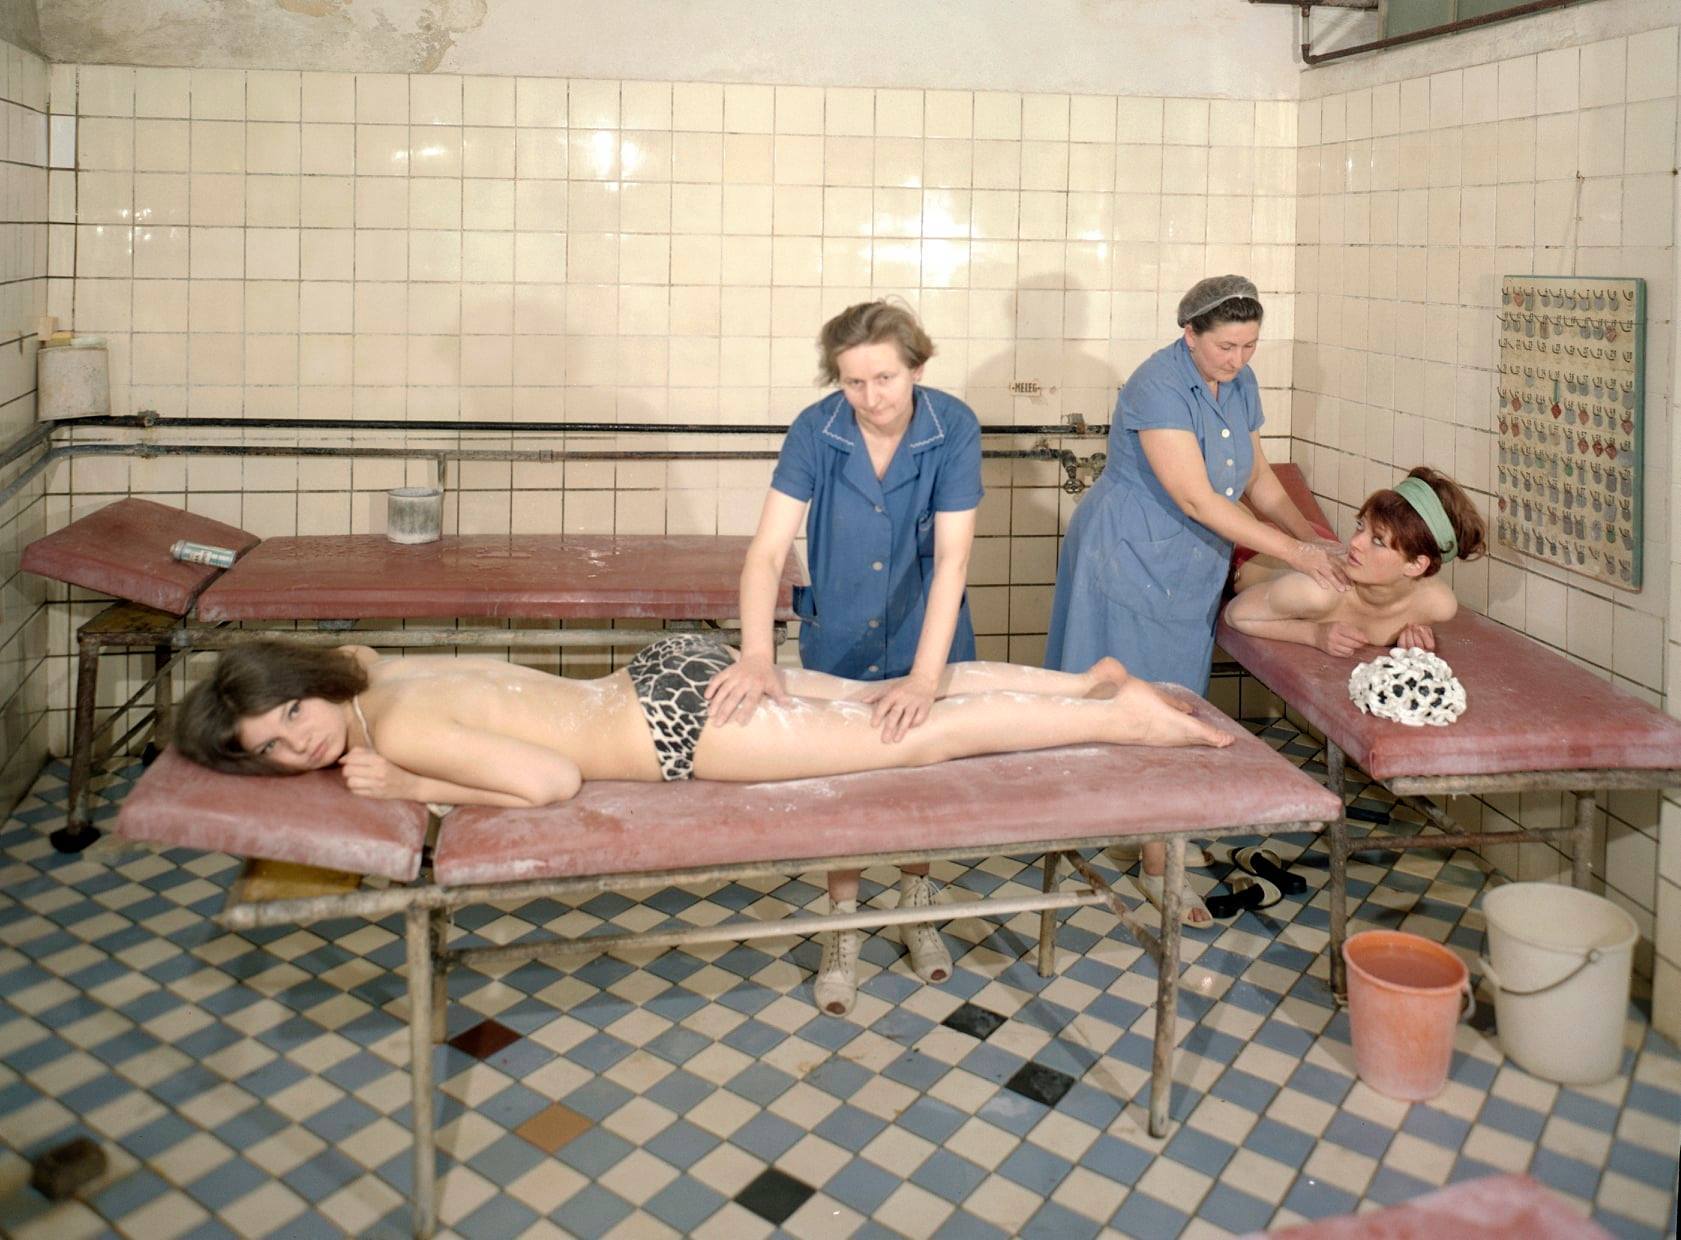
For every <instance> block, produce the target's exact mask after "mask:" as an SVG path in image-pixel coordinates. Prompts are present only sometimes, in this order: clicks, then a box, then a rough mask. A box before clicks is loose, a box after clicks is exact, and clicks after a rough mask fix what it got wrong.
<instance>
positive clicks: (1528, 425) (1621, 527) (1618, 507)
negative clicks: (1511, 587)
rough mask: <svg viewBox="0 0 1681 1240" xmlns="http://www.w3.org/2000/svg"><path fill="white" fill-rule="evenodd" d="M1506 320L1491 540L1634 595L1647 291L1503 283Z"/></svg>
mask: <svg viewBox="0 0 1681 1240" xmlns="http://www.w3.org/2000/svg"><path fill="white" fill-rule="evenodd" d="M1499 314H1500V348H1499V354H1500V359H1499V375H1498V383H1497V384H1496V391H1497V393H1498V401H1499V407H1498V408H1497V409H1496V410H1495V418H1494V429H1495V438H1496V441H1497V444H1498V450H1497V452H1496V463H1495V507H1496V512H1495V514H1494V515H1495V538H1496V539H1497V541H1498V542H1499V543H1500V545H1501V546H1504V547H1509V548H1511V549H1512V550H1514V551H1520V552H1522V553H1523V554H1524V555H1529V556H1534V557H1535V558H1536V559H1540V560H1546V561H1548V562H1549V563H1552V564H1557V565H1560V566H1561V567H1564V568H1568V569H1570V570H1571V571H1572V572H1576V573H1581V574H1583V575H1584V576H1587V577H1592V578H1594V579H1595V580H1597V581H1604V582H1608V583H1610V584H1611V585H1614V586H1620V587H1621V588H1623V589H1625V590H1638V589H1639V588H1640V556H1641V544H1642V539H1641V532H1642V521H1643V517H1644V514H1643V512H1642V505H1641V499H1642V493H1643V488H1642V485H1641V482H1642V472H1643V466H1644V462H1645V453H1644V449H1643V438H1644V436H1643V430H1644V425H1645V419H1644V417H1643V413H1644V410H1645V403H1646V400H1645V398H1646V389H1645V373H1646V349H1645V342H1646V282H1645V281H1644V280H1626V279H1614V278H1611V277H1603V278H1596V277H1592V276H1507V277H1505V279H1504V280H1503V281H1502V282H1501V289H1500V311H1499Z"/></svg>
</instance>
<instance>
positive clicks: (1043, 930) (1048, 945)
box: [1039, 852, 1062, 977]
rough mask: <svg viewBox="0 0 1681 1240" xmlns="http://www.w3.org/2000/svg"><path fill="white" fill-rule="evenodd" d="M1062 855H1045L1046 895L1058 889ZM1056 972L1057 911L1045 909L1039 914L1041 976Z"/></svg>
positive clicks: (1052, 853) (1048, 975)
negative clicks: (1058, 868) (1058, 873)
mask: <svg viewBox="0 0 1681 1240" xmlns="http://www.w3.org/2000/svg"><path fill="white" fill-rule="evenodd" d="M1061 859H1062V854H1061V853H1054V852H1048V853H1046V854H1045V888H1044V890H1045V894H1046V895H1049V894H1050V893H1051V891H1052V890H1053V889H1054V888H1055V887H1056V871H1057V862H1058V861H1060V860H1061ZM1055 972H1056V911H1055V910H1054V909H1043V910H1041V911H1040V913H1039V976H1040V977H1050V976H1051V975H1052V974H1054V973H1055Z"/></svg>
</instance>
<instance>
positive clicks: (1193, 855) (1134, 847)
mask: <svg viewBox="0 0 1681 1240" xmlns="http://www.w3.org/2000/svg"><path fill="white" fill-rule="evenodd" d="M1103 851H1104V852H1105V853H1106V854H1107V855H1108V857H1109V860H1111V861H1113V862H1114V863H1115V864H1116V865H1118V866H1120V867H1121V868H1122V869H1123V870H1127V869H1131V868H1132V866H1133V865H1134V864H1135V863H1136V862H1137V861H1138V860H1139V859H1140V858H1141V857H1143V856H1144V845H1142V844H1111V845H1109V847H1108V848H1106V849H1104V850H1103ZM1213 864H1214V859H1213V858H1212V857H1210V856H1209V855H1208V852H1207V850H1206V849H1204V848H1203V846H1202V845H1201V844H1198V843H1196V842H1195V841H1193V840H1186V841H1185V868H1186V869H1187V870H1206V869H1209V868H1210V867H1212V866H1213Z"/></svg>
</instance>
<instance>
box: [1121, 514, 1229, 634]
mask: <svg viewBox="0 0 1681 1240" xmlns="http://www.w3.org/2000/svg"><path fill="white" fill-rule="evenodd" d="M1211 554H1212V553H1211V552H1210V550H1209V548H1208V547H1207V545H1206V544H1205V543H1204V542H1203V540H1202V539H1200V538H1198V537H1197V536H1196V535H1195V533H1193V532H1192V531H1190V530H1185V529H1181V530H1178V531H1175V532H1174V533H1173V534H1170V535H1169V536H1168V537H1166V538H1158V539H1155V540H1153V541H1150V540H1142V539H1124V540H1121V541H1118V542H1116V543H1115V544H1114V545H1113V546H1112V547H1110V548H1109V552H1108V554H1106V555H1104V556H1102V557H1100V558H1099V560H1098V564H1097V568H1096V575H1095V580H1096V583H1097V588H1098V590H1099V591H1101V592H1102V593H1103V595H1104V596H1105V597H1106V598H1108V599H1109V601H1110V602H1113V603H1118V604H1120V605H1121V606H1122V607H1125V608H1127V609H1128V610H1130V611H1135V612H1138V613H1139V614H1141V615H1146V616H1153V617H1156V618H1158V619H1192V618H1200V617H1202V616H1203V615H1204V614H1205V613H1206V612H1207V611H1208V603H1209V599H1208V590H1207V589H1206V584H1207V583H1206V581H1205V578H1207V577H1208V576H1209V574H1208V571H1207V570H1208V563H1209V560H1210V556H1211Z"/></svg>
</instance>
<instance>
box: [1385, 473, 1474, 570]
mask: <svg viewBox="0 0 1681 1240" xmlns="http://www.w3.org/2000/svg"><path fill="white" fill-rule="evenodd" d="M1395 494H1397V495H1399V496H1400V497H1401V498H1402V499H1404V500H1406V501H1407V503H1408V504H1410V505H1412V510H1413V511H1414V512H1416V513H1417V514H1418V515H1419V516H1421V517H1423V518H1424V524H1425V525H1427V526H1429V527H1430V536H1431V537H1432V538H1434V539H1435V540H1436V547H1437V549H1438V550H1440V551H1441V553H1442V563H1443V564H1446V563H1447V562H1448V561H1449V560H1451V559H1453V557H1454V556H1456V555H1458V554H1459V540H1458V539H1456V538H1455V537H1454V536H1453V522H1452V521H1449V520H1448V513H1447V509H1446V508H1443V507H1442V501H1441V498H1440V497H1439V496H1438V495H1437V494H1436V488H1435V487H1433V486H1431V485H1430V484H1429V483H1428V482H1426V481H1425V480H1424V479H1423V478H1412V477H1408V478H1403V479H1401V481H1399V482H1397V483H1396V484H1395Z"/></svg>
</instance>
